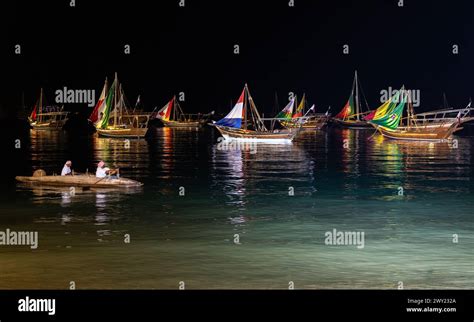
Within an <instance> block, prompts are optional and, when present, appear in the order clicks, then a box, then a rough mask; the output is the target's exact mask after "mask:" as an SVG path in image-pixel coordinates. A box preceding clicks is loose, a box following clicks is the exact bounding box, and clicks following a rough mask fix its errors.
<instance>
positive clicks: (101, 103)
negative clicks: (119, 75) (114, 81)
mask: <svg viewBox="0 0 474 322" xmlns="http://www.w3.org/2000/svg"><path fill="white" fill-rule="evenodd" d="M107 87H108V83H107V79H105V84H104V88H102V93H101V94H100V97H99V100H98V101H97V104H96V105H95V107H94V109H93V110H92V113H91V115H90V116H89V121H91V122H92V123H94V125H95V126H96V127H97V126H98V125H99V124H100V123H99V122H100V117H101V115H103V113H104V110H105V98H106V96H107Z"/></svg>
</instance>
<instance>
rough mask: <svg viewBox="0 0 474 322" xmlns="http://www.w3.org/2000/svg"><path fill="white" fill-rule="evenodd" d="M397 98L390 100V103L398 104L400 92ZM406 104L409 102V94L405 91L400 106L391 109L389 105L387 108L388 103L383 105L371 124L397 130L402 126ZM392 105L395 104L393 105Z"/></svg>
mask: <svg viewBox="0 0 474 322" xmlns="http://www.w3.org/2000/svg"><path fill="white" fill-rule="evenodd" d="M396 96H397V98H396V99H390V101H392V102H398V101H399V100H398V97H399V96H400V91H399V92H398V93H397V94H396ZM406 102H407V94H406V92H405V91H403V94H402V97H401V100H400V102H399V103H398V105H396V106H395V107H394V108H390V104H389V105H387V106H389V107H387V106H385V104H386V103H384V104H382V106H380V107H379V108H378V109H377V111H376V113H375V117H374V118H373V119H372V120H370V121H369V122H370V123H373V124H376V125H379V126H382V127H384V128H387V129H391V130H395V129H396V128H397V127H398V125H399V124H400V120H401V118H402V113H403V108H404V107H405V104H406ZM391 104H395V103H391Z"/></svg>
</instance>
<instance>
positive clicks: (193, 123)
mask: <svg viewBox="0 0 474 322" xmlns="http://www.w3.org/2000/svg"><path fill="white" fill-rule="evenodd" d="M213 114H214V112H211V113H208V114H201V113H198V114H185V113H184V112H183V109H182V108H181V106H180V105H179V102H178V100H177V99H176V96H173V98H172V99H171V100H170V101H169V102H168V103H167V104H166V105H165V106H163V108H161V109H160V110H159V111H158V112H157V113H156V115H155V117H156V118H157V119H159V120H160V121H161V122H162V123H163V125H164V126H166V127H177V128H198V127H202V126H204V125H205V124H206V123H207V122H208V121H209V118H210V117H211V115H213Z"/></svg>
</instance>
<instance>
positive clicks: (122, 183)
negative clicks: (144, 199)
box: [15, 174, 143, 188]
mask: <svg viewBox="0 0 474 322" xmlns="http://www.w3.org/2000/svg"><path fill="white" fill-rule="evenodd" d="M15 179H16V180H17V181H19V182H23V183H32V184H35V185H48V186H67V187H97V188H112V187H114V188H118V187H123V188H131V187H140V186H142V185H143V183H141V182H138V181H135V180H132V179H127V178H117V179H114V178H109V177H105V178H97V177H96V176H94V175H91V174H76V175H69V176H46V175H40V176H31V177H22V176H17V177H15Z"/></svg>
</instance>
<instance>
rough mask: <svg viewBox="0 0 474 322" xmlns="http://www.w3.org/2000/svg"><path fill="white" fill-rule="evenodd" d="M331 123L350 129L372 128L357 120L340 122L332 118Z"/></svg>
mask: <svg viewBox="0 0 474 322" xmlns="http://www.w3.org/2000/svg"><path fill="white" fill-rule="evenodd" d="M331 121H332V122H333V123H334V124H336V125H339V126H342V127H347V128H351V129H361V130H363V129H371V128H372V126H371V125H370V124H369V123H367V122H366V121H358V120H341V119H337V118H332V119H331Z"/></svg>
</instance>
